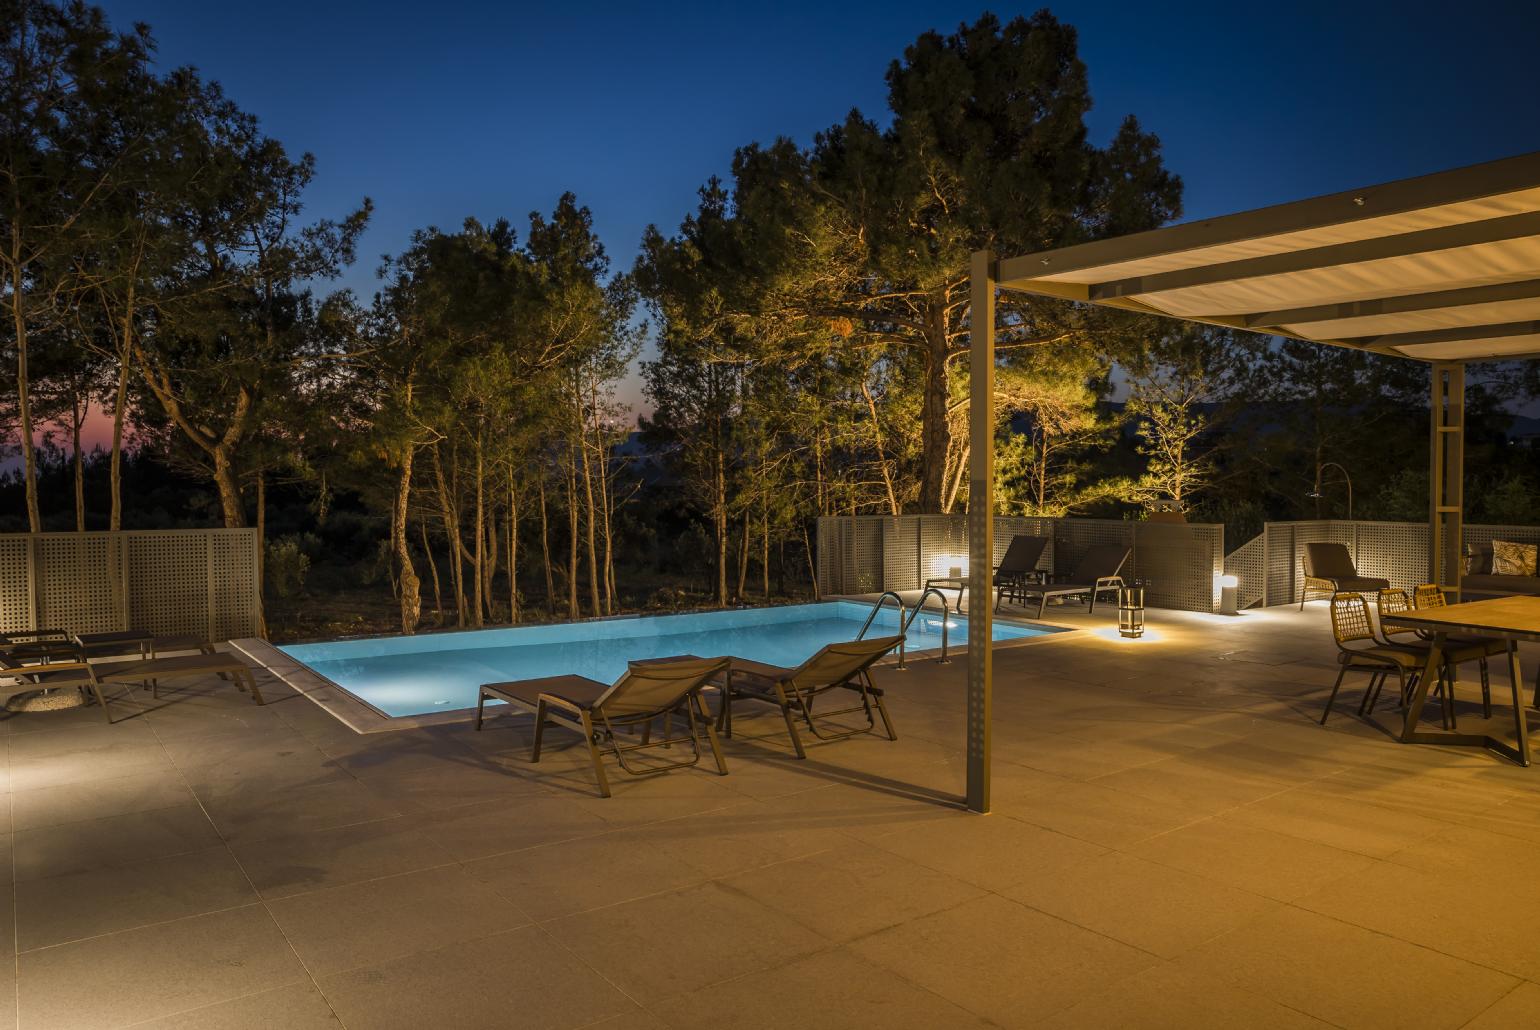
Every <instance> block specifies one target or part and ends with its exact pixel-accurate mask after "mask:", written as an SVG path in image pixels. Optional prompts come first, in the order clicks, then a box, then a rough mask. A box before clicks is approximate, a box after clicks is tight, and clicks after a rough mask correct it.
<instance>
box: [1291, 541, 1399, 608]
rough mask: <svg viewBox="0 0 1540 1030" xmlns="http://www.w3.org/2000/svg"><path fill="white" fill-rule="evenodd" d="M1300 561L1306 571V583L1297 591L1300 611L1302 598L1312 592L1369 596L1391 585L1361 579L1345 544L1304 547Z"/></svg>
mask: <svg viewBox="0 0 1540 1030" xmlns="http://www.w3.org/2000/svg"><path fill="white" fill-rule="evenodd" d="M1299 561H1300V564H1301V565H1302V566H1303V567H1304V572H1305V584H1304V586H1302V587H1300V588H1299V609H1300V611H1304V610H1305V599H1306V598H1307V597H1308V596H1309V595H1310V592H1311V591H1312V590H1314V591H1316V592H1317V593H1318V594H1320V593H1324V594H1326V595H1327V596H1328V597H1329V596H1331V595H1333V594H1372V593H1376V592H1377V591H1380V590H1384V589H1385V588H1387V587H1389V586H1390V580H1388V579H1379V578H1378V577H1375V576H1360V575H1359V574H1358V569H1356V568H1355V567H1354V566H1353V558H1352V556H1351V555H1350V554H1348V549H1347V545H1346V544H1320V543H1317V544H1306V545H1305V553H1304V554H1303V555H1301V556H1300V559H1299Z"/></svg>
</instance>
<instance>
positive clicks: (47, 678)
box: [0, 651, 266, 723]
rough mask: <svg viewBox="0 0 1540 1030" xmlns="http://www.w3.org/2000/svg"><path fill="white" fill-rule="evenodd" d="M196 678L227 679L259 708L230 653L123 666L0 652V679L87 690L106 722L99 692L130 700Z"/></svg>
mask: <svg viewBox="0 0 1540 1030" xmlns="http://www.w3.org/2000/svg"><path fill="white" fill-rule="evenodd" d="M196 676H219V677H221V678H224V679H229V680H230V681H231V682H233V683H234V684H235V687H236V689H237V690H240V691H241V692H242V693H245V692H247V691H250V693H251V697H252V700H253V701H255V702H256V703H257V704H259V705H260V704H265V703H266V702H264V701H263V700H262V692H261V691H260V690H258V689H257V681H256V677H255V676H253V675H252V672H251V667H250V666H249V665H247V664H246V663H245V662H243V661H241V660H240V659H239V658H237V657H235V656H234V655H232V654H229V653H227V652H224V651H214V652H211V653H200V654H187V655H173V656H171V657H169V658H141V659H135V660H132V661H124V662H95V663H92V662H82V661H62V662H61V661H53V662H46V663H38V662H23V661H20V660H19V659H18V658H17V657H16V656H14V655H8V654H5V653H3V652H0V677H9V678H11V679H14V680H16V681H17V682H18V683H19V684H21V685H22V686H23V687H24V688H27V689H32V690H57V689H63V688H69V687H75V688H77V689H80V690H89V691H90V692H91V694H92V696H94V697H95V698H96V703H97V704H99V705H101V706H102V712H103V714H105V715H106V716H107V722H108V723H111V722H112V721H113V720H112V712H111V711H110V710H109V709H108V708H107V698H106V696H105V695H103V694H102V687H103V686H108V685H122V686H123V696H124V697H130V696H131V692H130V691H129V689H128V688H129V686H130V685H131V684H136V683H137V684H140V685H144V686H148V687H150V689H151V691H152V696H154V697H156V698H159V697H160V681H161V680H174V679H186V678H189V677H196Z"/></svg>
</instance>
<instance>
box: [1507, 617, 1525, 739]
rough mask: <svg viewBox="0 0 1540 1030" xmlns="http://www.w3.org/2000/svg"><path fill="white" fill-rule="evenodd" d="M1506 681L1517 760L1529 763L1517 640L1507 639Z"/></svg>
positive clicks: (1522, 682)
mask: <svg viewBox="0 0 1540 1030" xmlns="http://www.w3.org/2000/svg"><path fill="white" fill-rule="evenodd" d="M1508 683H1509V686H1510V687H1511V688H1512V690H1513V719H1514V723H1515V726H1516V728H1517V730H1518V737H1519V739H1518V761H1519V764H1520V765H1528V764H1529V725H1528V717H1527V716H1526V715H1525V714H1524V676H1523V673H1522V672H1521V671H1520V670H1519V642H1518V641H1517V640H1510V641H1508Z"/></svg>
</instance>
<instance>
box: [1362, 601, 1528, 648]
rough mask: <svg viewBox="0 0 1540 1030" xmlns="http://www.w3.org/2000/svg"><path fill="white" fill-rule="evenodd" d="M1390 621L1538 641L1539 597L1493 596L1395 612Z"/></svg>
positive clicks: (1428, 627) (1429, 627) (1434, 628)
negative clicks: (1441, 606)
mask: <svg viewBox="0 0 1540 1030" xmlns="http://www.w3.org/2000/svg"><path fill="white" fill-rule="evenodd" d="M1392 621H1394V622H1395V623H1396V624H1397V625H1405V626H1418V627H1420V628H1423V629H1430V630H1434V631H1438V630H1447V631H1449V632H1455V631H1458V630H1472V631H1475V632H1478V633H1482V634H1485V635H1488V636H1499V637H1512V638H1514V639H1524V640H1540V597H1528V596H1520V597H1493V598H1488V599H1487V600H1484V601H1464V602H1462V603H1460V604H1451V605H1446V606H1445V607H1443V608H1414V609H1412V610H1411V611H1408V612H1397V613H1396V614H1395V616H1394V617H1393V619H1392Z"/></svg>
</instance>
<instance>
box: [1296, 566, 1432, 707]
mask: <svg viewBox="0 0 1540 1030" xmlns="http://www.w3.org/2000/svg"><path fill="white" fill-rule="evenodd" d="M1331 634H1332V637H1333V638H1334V639H1335V640H1336V642H1337V664H1338V665H1340V666H1341V668H1340V669H1339V670H1338V671H1337V681H1336V682H1335V683H1333V684H1332V685H1331V694H1330V696H1328V697H1327V698H1326V710H1325V711H1323V712H1322V713H1321V725H1322V726H1325V725H1326V717H1327V716H1329V715H1330V714H1331V706H1332V704H1333V703H1334V702H1335V701H1336V700H1337V691H1338V690H1340V689H1341V687H1342V679H1343V677H1344V676H1346V675H1347V674H1348V673H1349V672H1352V671H1355V670H1356V671H1359V672H1367V673H1368V674H1369V683H1368V686H1366V687H1365V688H1364V697H1363V701H1361V702H1360V703H1359V705H1358V711H1359V713H1360V714H1364V713H1367V712H1368V711H1369V710H1370V709H1372V708H1373V707H1374V703H1375V701H1377V700H1378V699H1379V695H1380V689H1381V688H1382V687H1383V686H1384V685H1385V680H1386V679H1387V678H1388V677H1389V676H1390V675H1391V673H1394V674H1395V676H1396V682H1397V683H1398V684H1400V688H1401V689H1400V696H1401V697H1402V698H1403V699H1404V698H1405V697H1406V696H1407V694H1408V692H1409V691H1410V690H1411V689H1412V687H1413V686H1415V685H1416V683H1417V677H1418V675H1419V674H1420V673H1421V671H1422V667H1423V662H1424V660H1425V659H1424V658H1421V657H1419V656H1418V654H1417V652H1416V651H1414V650H1412V649H1411V648H1403V647H1394V646H1391V645H1388V644H1385V643H1382V642H1381V641H1380V639H1379V638H1378V637H1376V636H1375V635H1374V623H1373V622H1371V621H1370V619H1369V602H1368V601H1366V600H1364V597H1363V595H1362V594H1354V593H1346V594H1336V595H1334V596H1333V597H1332V599H1331ZM1354 645H1363V646H1354Z"/></svg>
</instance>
